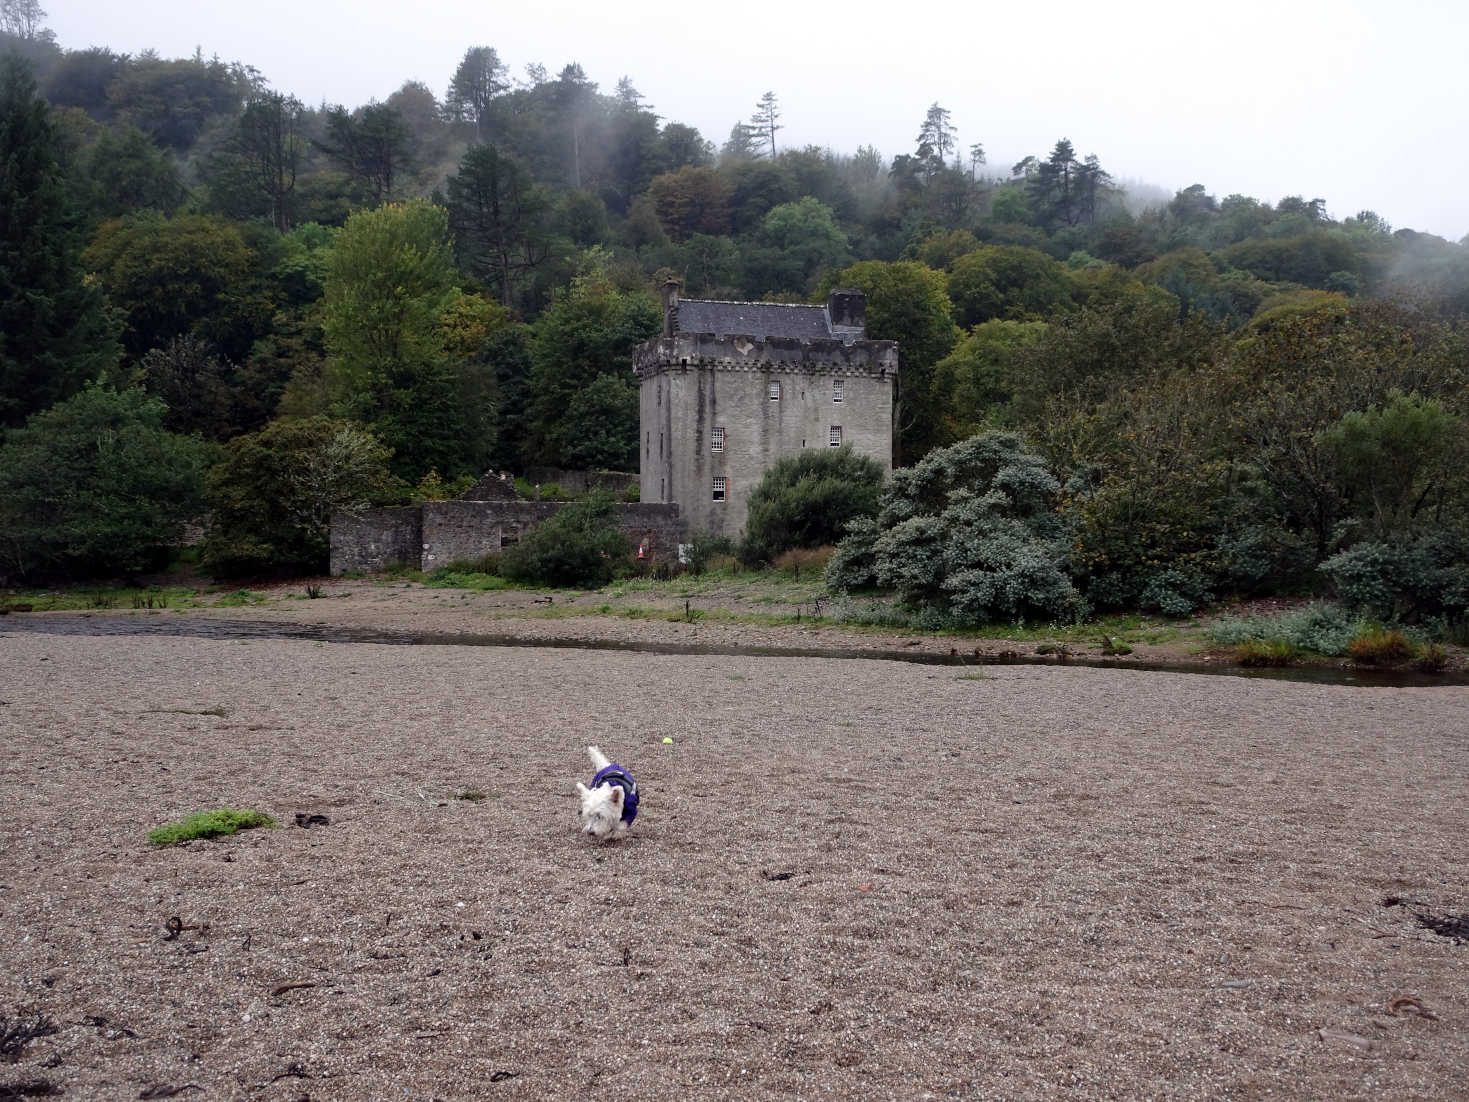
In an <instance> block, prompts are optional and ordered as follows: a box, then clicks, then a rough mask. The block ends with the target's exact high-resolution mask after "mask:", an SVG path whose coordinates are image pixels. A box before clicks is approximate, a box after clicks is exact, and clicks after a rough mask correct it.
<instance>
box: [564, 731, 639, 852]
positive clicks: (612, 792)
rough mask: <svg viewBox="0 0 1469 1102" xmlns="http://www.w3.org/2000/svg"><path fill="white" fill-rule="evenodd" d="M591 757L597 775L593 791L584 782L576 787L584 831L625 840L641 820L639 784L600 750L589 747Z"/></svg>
mask: <svg viewBox="0 0 1469 1102" xmlns="http://www.w3.org/2000/svg"><path fill="white" fill-rule="evenodd" d="M587 756H588V757H590V758H591V759H592V768H593V769H595V770H596V771H597V773H596V776H594V777H593V778H592V784H591V787H590V788H589V787H587V786H586V785H584V784H582V783H581V782H580V781H578V782H577V784H576V790H577V792H579V793H581V828H582V831H583V833H586V834H590V835H592V837H594V838H621V837H622V836H623V835H624V834H626V833H627V828H628V827H629V826H631V825H632V821H633V820H634V819H636V818H637V817H638V782H637V781H635V780H633V779H632V774H631V773H629V772H628V771H627V770H626V769H624V768H623V767H622V766H620V765H618V764H617V763H616V762H611V761H608V760H607V755H606V754H604V753H602V751H601V750H599V749H597V747H595V746H588V747H587Z"/></svg>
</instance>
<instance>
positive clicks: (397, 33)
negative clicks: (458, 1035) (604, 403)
mask: <svg viewBox="0 0 1469 1102" xmlns="http://www.w3.org/2000/svg"><path fill="white" fill-rule="evenodd" d="M42 5H43V7H44V8H45V9H46V11H47V13H48V18H47V20H46V24H47V26H49V27H50V28H51V29H52V30H53V31H55V32H56V36H57V39H58V41H59V43H60V44H61V45H62V46H63V47H65V48H67V49H81V48H84V47H87V46H94V45H95V46H108V47H110V48H112V49H113V50H116V51H118V52H125V53H136V52H138V51H140V50H143V49H145V48H148V47H152V48H154V49H155V50H157V51H158V52H159V53H160V54H162V55H163V56H165V57H181V56H188V55H191V54H193V52H194V49H195V47H200V48H202V49H203V51H204V53H205V55H206V56H207V55H212V54H218V55H219V57H220V58H221V59H223V60H225V61H236V60H238V61H242V62H244V63H246V64H249V65H253V66H254V67H255V68H256V69H258V70H260V72H261V73H262V74H264V76H265V77H266V78H267V79H268V80H269V81H270V83H271V85H272V86H273V87H274V88H276V89H278V90H280V91H283V92H291V93H294V94H295V95H297V96H298V97H300V98H301V99H302V100H303V101H305V102H307V103H309V104H313V105H315V104H319V103H321V102H322V101H327V102H332V103H345V104H347V105H348V106H349V107H350V106H356V105H358V104H362V103H366V102H368V101H369V100H372V99H377V100H381V99H384V98H386V97H387V96H388V95H390V94H391V93H392V92H393V91H394V90H395V89H397V88H398V87H400V86H401V85H402V84H403V83H404V82H405V81H408V80H419V81H422V82H423V83H425V84H427V85H428V86H429V87H430V88H431V89H433V90H434V92H435V93H436V94H437V95H439V96H440V97H442V95H443V92H444V89H445V87H446V86H447V85H448V82H449V78H450V76H451V75H452V74H453V72H454V68H455V66H456V65H457V64H458V62H459V60H460V58H462V57H463V55H464V51H465V50H466V49H467V48H469V47H471V46H477V45H485V46H493V47H494V48H495V49H496V50H497V51H498V52H499V54H500V57H501V59H502V60H503V61H505V62H506V63H507V64H508V65H509V67H510V69H511V71H512V73H513V74H514V75H516V76H523V75H524V70H525V66H526V65H527V64H528V63H532V62H539V63H540V64H543V65H544V66H545V67H546V68H547V69H548V70H549V71H550V73H551V74H552V75H553V76H554V75H555V73H556V72H557V71H558V70H559V69H560V68H561V67H562V66H563V65H565V64H567V63H568V62H572V61H575V62H578V63H580V64H581V66H582V68H583V69H584V70H585V71H586V73H587V76H588V77H589V78H590V79H592V80H593V81H596V82H597V83H598V84H599V85H600V86H601V89H602V90H603V91H605V92H611V91H612V90H613V88H614V87H615V86H616V84H617V81H618V78H619V77H622V76H624V75H627V76H630V77H631V78H632V80H633V83H634V84H635V85H636V86H637V88H638V89H639V90H640V91H641V92H642V93H643V95H644V97H645V98H646V99H647V100H648V101H649V102H650V103H651V104H652V106H653V108H654V109H655V110H656V111H657V112H658V113H659V114H660V115H662V116H663V117H664V118H665V119H666V120H668V121H676V122H683V123H688V124H690V125H692V126H696V127H698V128H699V130H700V131H702V132H703V134H704V136H705V137H706V138H709V139H711V140H713V141H714V142H715V144H716V145H718V144H722V143H723V142H724V140H725V139H726V138H727V137H728V136H729V130H730V127H731V126H732V125H733V124H734V123H735V122H737V121H739V120H741V119H746V118H748V117H749V115H750V113H751V111H752V109H753V107H754V105H755V101H756V100H757V99H758V98H759V97H760V95H761V94H762V93H763V92H765V91H766V90H771V91H774V92H775V93H776V95H777V96H778V97H779V98H780V104H781V110H782V112H783V119H782V122H783V124H784V126H785V129H784V130H782V131H781V132H780V133H779V135H778V136H777V141H778V142H779V143H781V144H782V145H805V144H818V145H823V146H828V147H830V148H833V149H835V150H838V151H840V152H848V153H849V152H852V151H853V150H855V149H856V148H857V146H859V145H862V144H870V145H875V146H876V147H877V148H878V149H879V150H880V151H881V152H882V154H883V156H884V157H885V158H889V159H890V158H891V157H892V156H893V155H894V154H897V153H905V152H911V151H912V149H913V146H914V144H915V142H914V139H915V137H916V135H917V133H918V128H919V125H920V123H921V122H922V120H923V116H924V114H925V113H926V111H927V109H928V106H929V104H931V103H934V102H938V103H940V104H941V105H943V106H944V107H946V108H948V109H949V110H950V111H951V112H952V121H953V123H954V125H955V126H956V127H957V128H958V131H959V141H960V143H961V144H962V145H963V146H965V147H967V146H968V145H969V144H970V143H973V142H983V143H984V146H985V149H986V150H987V151H988V152H989V154H990V164H991V166H992V168H993V169H995V170H999V171H1004V172H1008V169H1009V166H1010V165H1011V164H1012V163H1014V162H1015V161H1018V160H1019V159H1020V158H1022V157H1024V156H1026V155H1028V154H1036V155H1038V156H1044V155H1045V154H1046V153H1048V152H1049V150H1050V148H1051V146H1052V145H1054V144H1055V142H1056V140H1057V139H1058V138H1061V137H1066V138H1070V139H1071V141H1072V143H1073V144H1074V145H1075V147H1076V151H1077V154H1078V155H1079V156H1085V155H1086V154H1088V153H1095V154H1097V156H1098V157H1100V158H1101V161H1102V166H1103V167H1104V168H1105V169H1107V170H1108V171H1109V172H1111V173H1112V174H1113V175H1114V176H1116V177H1118V178H1128V179H1139V180H1143V181H1146V182H1148V183H1151V184H1155V185H1157V186H1159V187H1163V188H1166V189H1168V190H1170V191H1172V190H1176V189H1178V188H1182V187H1187V186H1188V185H1190V184H1193V183H1202V184H1203V185H1205V187H1206V188H1207V189H1208V191H1209V192H1210V193H1211V194H1213V195H1215V196H1217V197H1219V198H1223V197H1224V196H1226V195H1229V194H1231V193H1235V192H1238V193H1241V194H1245V195H1252V196H1254V197H1256V198H1258V199H1262V200H1265V201H1267V202H1274V201H1276V200H1278V199H1279V198H1280V197H1281V196H1284V195H1301V196H1303V197H1304V198H1306V199H1312V198H1317V197H1320V198H1323V199H1325V200H1326V203H1327V210H1328V211H1329V212H1330V213H1331V215H1332V217H1334V218H1344V217H1348V216H1350V215H1353V214H1355V213H1356V212H1357V211H1359V210H1363V209H1371V210H1375V211H1376V212H1377V213H1378V214H1380V215H1382V216H1383V217H1384V218H1386V219H1387V220H1388V221H1389V222H1391V223H1392V224H1393V226H1394V227H1395V228H1402V227H1410V228H1413V229H1418V230H1423V231H1426V232H1430V233H1437V234H1440V235H1442V236H1444V237H1446V238H1448V239H1450V240H1452V241H1457V240H1459V239H1460V238H1462V237H1464V236H1465V235H1466V234H1469V144H1466V141H1465V138H1466V134H1465V126H1464V123H1465V116H1466V106H1465V105H1466V104H1469V90H1466V87H1465V80H1464V75H1465V69H1466V63H1465V49H1466V43H1469V3H1466V2H1465V0H1391V2H1387V0H1332V2H1329V3H1327V2H1323V0H1235V2H1233V3H1226V4H1201V3H1189V2H1187V0H1181V2H1178V3H1161V2H1158V0H1114V2H1113V3H1101V2H1096V0H1092V2H1086V3H1083V2H1078V0H1041V2H1039V3H1036V2H1026V0H1008V2H993V0H992V2H984V0H956V2H954V3H952V4H936V3H931V2H919V3H906V4H905V3H901V2H892V0H888V2H884V3H877V2H874V0H828V2H826V3H822V4H811V3H805V2H801V0H794V2H791V0H788V2H786V3H749V2H745V3H723V4H721V3H710V2H708V0H703V2H685V3H680V4H633V3H627V2H626V0H622V2H614V0H606V2H602V3H589V2H586V0H523V2H519V3H506V2H503V0H501V2H496V0H473V2H470V0H428V2H426V3H418V4H411V3H404V2H402V0H394V2H389V0H243V2H231V3H220V2H216V0H42Z"/></svg>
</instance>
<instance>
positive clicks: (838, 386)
mask: <svg viewBox="0 0 1469 1102" xmlns="http://www.w3.org/2000/svg"><path fill="white" fill-rule="evenodd" d="M843 381H844V380H842V379H833V380H832V381H831V400H832V401H833V402H840V401H841V400H842V383H843Z"/></svg>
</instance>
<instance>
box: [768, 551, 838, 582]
mask: <svg viewBox="0 0 1469 1102" xmlns="http://www.w3.org/2000/svg"><path fill="white" fill-rule="evenodd" d="M834 554H836V548H835V547H832V546H831V545H830V544H828V545H827V546H825V547H793V548H791V549H790V550H789V551H782V552H781V553H780V554H779V555H777V556H775V559H774V560H773V561H772V562H771V564H770V565H771V566H772V567H773V568H774V569H775V570H776V571H777V572H779V573H781V574H789V575H791V576H792V577H794V578H799V577H800V576H801V575H802V574H803V573H804V574H805V575H806V576H807V577H808V578H820V577H822V576H823V574H824V573H825V571H826V566H827V563H829V562H831V557H832V556H833V555H834Z"/></svg>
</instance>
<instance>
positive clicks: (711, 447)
mask: <svg viewBox="0 0 1469 1102" xmlns="http://www.w3.org/2000/svg"><path fill="white" fill-rule="evenodd" d="M678 292H679V285H678V283H677V282H675V281H673V280H670V281H669V282H668V283H666V284H665V285H664V287H663V333H662V335H661V336H659V337H655V338H654V339H653V340H650V341H646V342H644V343H643V344H642V345H640V346H638V348H637V349H636V350H635V351H634V353H633V372H634V373H635V374H636V375H637V377H638V384H639V410H640V429H641V432H640V439H639V441H638V454H639V457H640V464H639V471H640V475H639V481H640V490H641V497H642V500H643V501H646V502H675V503H677V504H678V506H679V508H680V510H681V514H682V517H683V520H684V528H685V531H686V533H687V534H689V535H691V536H692V535H697V534H700V533H709V534H714V535H724V536H729V537H730V538H736V537H738V536H739V535H740V533H741V532H742V531H743V530H744V526H745V516H746V513H747V512H748V509H749V498H750V493H751V491H753V490H754V489H755V487H756V486H757V485H759V483H760V479H761V478H762V477H763V476H764V474H765V472H766V470H768V469H769V468H770V466H771V465H772V464H774V463H775V461H776V460H778V459H781V458H783V457H785V456H789V455H798V454H800V452H801V451H802V450H804V449H806V448H830V447H838V446H840V445H842V444H850V445H851V446H852V447H853V448H855V449H856V450H857V451H860V452H862V453H864V454H866V455H870V456H872V457H873V458H874V459H876V460H878V461H879V462H880V463H882V465H883V467H884V468H885V469H886V470H888V471H891V470H892V455H893V398H894V394H895V390H896V386H897V380H898V346H897V344H896V342H894V341H871V340H867V339H866V337H865V323H866V309H867V299H866V296H865V295H863V294H862V292H860V291H852V290H837V291H833V292H832V293H831V297H830V299H829V300H828V302H827V304H826V305H825V306H807V305H798V306H788V305H783V304H778V303H769V302H716V301H710V300H704V299H681V298H680V297H679V293H678Z"/></svg>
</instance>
